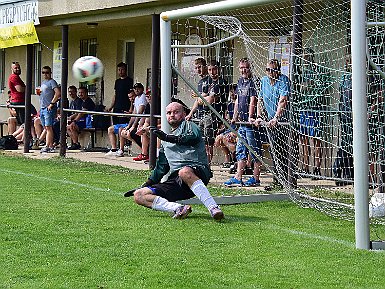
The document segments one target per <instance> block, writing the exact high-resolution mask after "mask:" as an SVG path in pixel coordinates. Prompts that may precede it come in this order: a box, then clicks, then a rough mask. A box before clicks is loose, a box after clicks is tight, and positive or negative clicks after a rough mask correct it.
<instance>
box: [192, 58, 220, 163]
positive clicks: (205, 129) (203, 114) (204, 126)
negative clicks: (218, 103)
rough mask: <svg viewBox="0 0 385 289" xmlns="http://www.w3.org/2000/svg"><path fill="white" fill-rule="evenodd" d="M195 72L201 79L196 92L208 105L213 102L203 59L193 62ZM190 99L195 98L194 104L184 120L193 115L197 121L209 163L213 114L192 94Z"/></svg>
mask: <svg viewBox="0 0 385 289" xmlns="http://www.w3.org/2000/svg"><path fill="white" fill-rule="evenodd" d="M195 71H196V73H197V74H198V75H199V77H200V78H201V79H200V80H199V82H198V89H197V90H198V92H199V93H200V94H201V96H202V97H203V98H204V99H205V100H206V101H207V102H208V103H209V104H212V103H213V102H214V100H215V98H214V94H208V89H209V76H208V75H207V63H206V60H204V59H203V58H197V59H196V60H195ZM191 96H192V97H195V98H196V99H195V102H194V104H193V107H192V108H191V111H190V113H189V114H188V115H187V116H186V120H191V119H192V117H193V115H194V114H195V117H196V119H198V120H199V127H200V129H201V130H202V134H203V138H204V140H205V144H206V154H207V157H208V160H209V163H211V159H212V154H213V146H214V142H215V138H214V119H213V113H212V112H211V111H210V109H209V107H208V106H206V105H205V104H204V102H203V101H202V99H201V98H199V97H198V96H197V95H195V93H194V92H193V93H192V94H191Z"/></svg>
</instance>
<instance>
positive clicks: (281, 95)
mask: <svg viewBox="0 0 385 289" xmlns="http://www.w3.org/2000/svg"><path fill="white" fill-rule="evenodd" d="M266 74H267V76H264V77H263V78H262V80H261V89H260V92H259V99H258V106H257V119H256V120H255V122H254V123H255V126H256V127H260V126H261V125H262V124H263V122H266V126H267V131H268V136H269V140H270V144H271V147H270V153H271V155H272V157H273V162H274V169H275V171H276V175H277V176H280V177H281V179H283V180H284V181H288V169H289V167H288V162H289V159H288V156H287V152H288V151H290V150H289V148H288V144H289V142H288V136H289V129H290V127H289V126H287V125H283V124H281V123H280V122H287V121H288V118H287V113H286V107H287V102H288V98H289V94H290V80H289V78H288V77H287V76H286V75H283V74H281V65H280V63H279V61H278V60H277V59H271V60H270V61H269V62H268V63H267V66H266ZM263 108H264V109H265V110H264V109H263ZM264 111H265V112H266V115H265V113H264Z"/></svg>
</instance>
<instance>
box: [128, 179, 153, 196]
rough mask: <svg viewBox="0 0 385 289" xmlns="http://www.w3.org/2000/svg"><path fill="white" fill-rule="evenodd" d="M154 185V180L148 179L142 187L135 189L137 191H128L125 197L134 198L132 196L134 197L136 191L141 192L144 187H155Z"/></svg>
mask: <svg viewBox="0 0 385 289" xmlns="http://www.w3.org/2000/svg"><path fill="white" fill-rule="evenodd" d="M153 184H154V182H153V180H151V179H147V181H145V182H144V183H143V184H142V185H141V186H140V187H137V188H135V189H132V190H129V191H127V192H126V193H125V194H124V196H125V197H132V196H134V193H135V191H136V190H139V189H141V188H144V187H148V186H151V185H153Z"/></svg>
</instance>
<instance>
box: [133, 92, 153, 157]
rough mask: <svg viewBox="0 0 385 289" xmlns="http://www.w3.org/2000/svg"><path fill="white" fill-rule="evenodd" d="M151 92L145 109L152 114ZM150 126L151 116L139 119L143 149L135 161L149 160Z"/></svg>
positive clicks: (147, 94) (138, 131)
mask: <svg viewBox="0 0 385 289" xmlns="http://www.w3.org/2000/svg"><path fill="white" fill-rule="evenodd" d="M150 93H151V92H148V91H147V92H146V99H147V105H146V108H145V109H144V114H150V101H151V94H150ZM149 126H150V118H149V117H142V118H141V119H140V121H139V125H138V129H137V131H136V134H137V135H139V136H140V137H141V141H142V151H141V153H140V154H139V155H138V156H137V157H135V158H133V160H134V161H148V158H149V153H148V150H149V148H150V132H149V129H148V128H149Z"/></svg>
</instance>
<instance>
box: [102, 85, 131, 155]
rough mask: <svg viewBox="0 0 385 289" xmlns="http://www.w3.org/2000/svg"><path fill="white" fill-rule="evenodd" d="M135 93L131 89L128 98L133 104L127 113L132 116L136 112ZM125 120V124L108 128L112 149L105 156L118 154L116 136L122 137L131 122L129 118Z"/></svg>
mask: <svg viewBox="0 0 385 289" xmlns="http://www.w3.org/2000/svg"><path fill="white" fill-rule="evenodd" d="M135 97H136V95H135V92H134V90H133V89H131V90H130V91H129V92H128V98H129V99H130V103H131V107H130V109H129V110H128V111H125V113H127V114H131V113H133V111H134V100H135ZM123 119H124V120H125V123H118V124H114V125H111V126H110V127H108V130H107V133H108V139H109V140H110V144H111V149H110V151H108V152H107V153H106V154H105V156H112V155H116V152H117V151H118V149H117V147H118V145H117V140H116V135H118V136H120V133H121V131H122V130H123V129H124V128H125V127H127V126H128V123H129V121H130V118H129V117H123Z"/></svg>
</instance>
